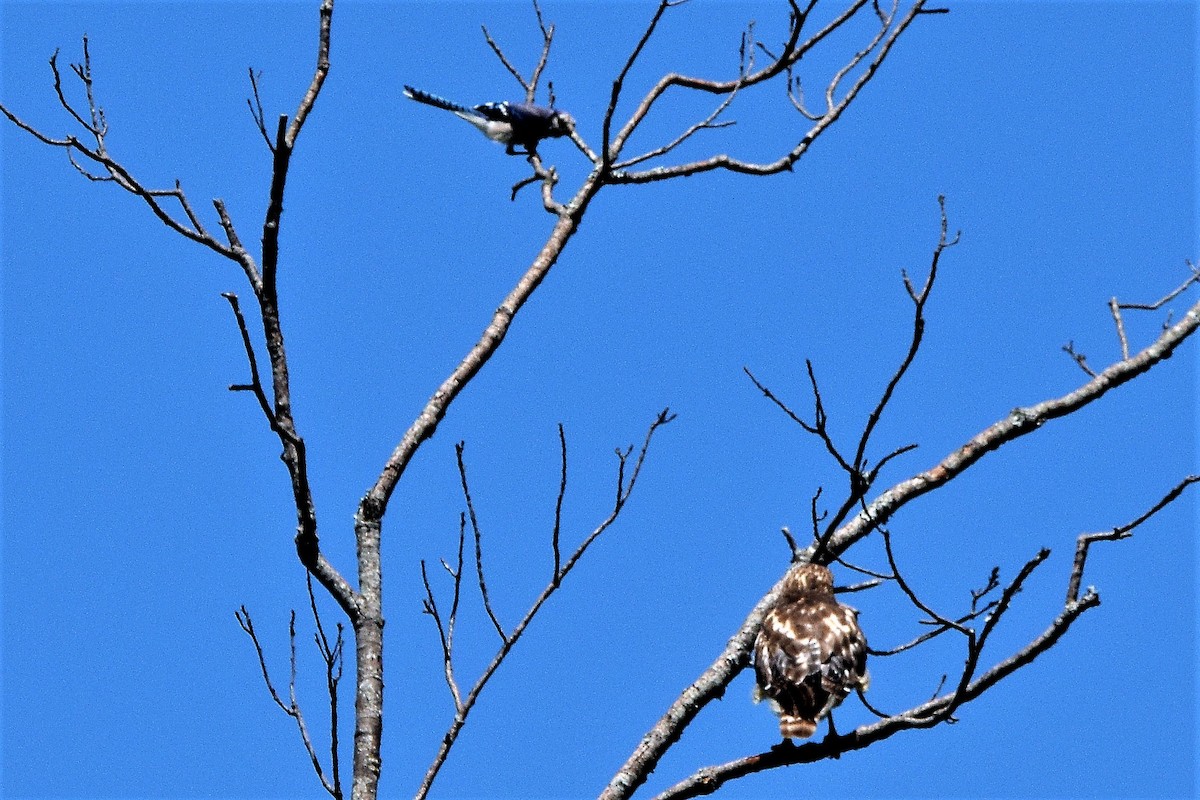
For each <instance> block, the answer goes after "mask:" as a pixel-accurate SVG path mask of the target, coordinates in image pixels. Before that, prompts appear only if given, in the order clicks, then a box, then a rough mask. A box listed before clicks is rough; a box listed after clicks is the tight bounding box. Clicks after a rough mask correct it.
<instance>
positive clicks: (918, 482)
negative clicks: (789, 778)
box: [600, 303, 1200, 800]
mask: <svg viewBox="0 0 1200 800" xmlns="http://www.w3.org/2000/svg"><path fill="white" fill-rule="evenodd" d="M1198 327H1200V303H1197V304H1196V305H1194V306H1192V308H1190V309H1189V310H1188V312H1187V314H1186V315H1185V316H1184V318H1183V319H1182V320H1181V321H1180V322H1179V323H1177V324H1176V325H1174V326H1172V327H1171V328H1168V329H1167V330H1165V331H1163V333H1162V335H1160V336H1159V338H1158V340H1157V341H1155V342H1154V343H1153V344H1151V345H1150V346H1149V347H1147V348H1145V349H1144V350H1142V351H1141V352H1139V353H1138V354H1136V355H1135V356H1133V357H1132V358H1129V359H1125V360H1123V361H1118V362H1116V363H1115V364H1113V365H1111V366H1110V367H1108V368H1107V369H1105V370H1104V371H1103V372H1101V373H1100V374H1099V375H1097V377H1096V378H1095V379H1093V380H1091V381H1089V382H1088V383H1086V384H1084V385H1083V386H1081V387H1079V388H1078V389H1076V390H1075V391H1073V392H1070V393H1069V394H1067V395H1064V396H1062V397H1059V398H1055V399H1051V400H1046V401H1043V402H1041V403H1038V404H1036V405H1033V406H1029V407H1027V408H1017V409H1015V410H1014V411H1013V412H1012V413H1010V414H1009V415H1008V416H1007V417H1006V418H1005V419H1003V420H1000V421H999V422H996V423H995V424H994V425H992V426H990V427H988V428H987V429H986V430H984V431H983V432H981V433H980V434H978V435H977V436H975V437H973V438H972V439H971V440H970V441H968V442H967V443H966V444H965V445H963V446H962V447H960V448H959V449H957V450H955V451H954V452H952V453H950V454H949V455H948V456H946V457H945V458H943V459H942V460H941V461H940V462H939V463H938V464H937V465H935V466H934V467H932V468H930V469H928V470H926V471H924V472H922V473H919V474H918V475H916V476H914V477H912V478H909V479H908V480H905V481H902V482H901V483H899V484H896V485H895V486H893V487H892V488H891V489H888V490H887V491H885V492H883V493H882V494H881V495H879V496H878V497H877V498H876V499H875V500H873V501H871V502H870V503H867V504H866V505H865V506H864V510H863V511H861V512H860V513H859V514H858V515H856V516H855V517H854V518H853V519H851V520H850V521H849V522H847V523H846V524H845V525H843V526H842V527H841V528H840V529H839V530H838V531H837V532H836V533H834V535H833V536H832V537H830V539H829V542H828V543H827V546H828V548H829V550H830V552H831V554H833V555H838V554H840V553H842V552H843V551H845V550H846V549H847V548H848V547H850V546H851V545H852V544H854V543H855V542H857V541H858V540H860V539H862V538H863V537H864V536H866V535H867V534H869V533H870V532H871V531H873V530H874V529H875V528H876V527H877V526H878V525H880V524H884V523H886V522H887V520H888V519H889V518H890V517H891V516H892V515H893V514H894V513H895V512H896V511H898V510H899V509H900V508H902V507H903V506H905V505H906V504H908V503H909V502H911V501H912V500H914V499H916V498H917V497H920V496H921V495H923V494H925V493H927V492H930V491H932V490H934V489H936V488H938V487H939V486H943V485H945V484H946V483H948V482H949V481H951V480H953V479H954V478H956V477H957V476H959V475H961V474H962V473H963V472H965V471H966V470H967V469H969V468H970V467H971V466H972V465H973V464H975V463H976V462H978V461H979V460H980V459H981V458H983V456H984V455H986V454H987V453H989V452H991V451H993V450H996V449H998V448H999V447H1001V446H1002V445H1004V444H1007V443H1008V442H1011V441H1014V440H1016V439H1019V438H1021V437H1022V436H1025V435H1028V434H1030V433H1033V432H1034V431H1036V430H1038V429H1039V428H1040V427H1041V426H1042V425H1043V424H1045V423H1046V422H1048V421H1049V420H1052V419H1057V418H1058V417H1062V416H1066V415H1067V414H1071V413H1073V412H1075V411H1077V410H1079V409H1080V408H1083V407H1084V406H1086V405H1088V404H1090V403H1092V402H1094V401H1096V400H1098V399H1100V398H1101V397H1103V396H1104V395H1105V394H1107V393H1108V392H1109V391H1110V390H1112V389H1114V388H1116V387H1118V386H1121V385H1123V384H1125V383H1128V382H1129V381H1131V380H1133V379H1134V378H1136V377H1137V376H1139V375H1141V374H1142V373H1144V372H1146V371H1147V370H1149V369H1151V368H1152V367H1154V366H1155V365H1156V364H1158V363H1160V362H1161V361H1164V360H1165V359H1167V358H1169V357H1170V356H1171V354H1172V353H1173V352H1174V351H1175V349H1176V348H1178V347H1179V346H1180V345H1181V344H1182V343H1183V342H1184V341H1186V340H1187V339H1188V338H1189V337H1190V336H1192V335H1193V334H1194V333H1195V332H1196V329H1197V328H1198ZM816 546H817V545H815V544H814V545H810V546H809V547H808V548H807V549H806V550H805V551H804V552H803V553H802V554H801V556H800V558H801V560H805V559H807V558H811V557H812V554H813V552H814V550H815V548H816ZM781 588H782V580H781V581H780V582H779V583H777V584H776V585H775V586H774V587H772V589H771V590H770V591H769V592H767V594H766V595H764V596H763V597H762V598H761V599H760V600H759V601H758V603H756V604H755V606H754V608H753V609H751V611H750V613H749V614H748V615H747V616H746V619H745V620H744V621H743V623H742V625H741V627H740V628H739V629H738V630H737V632H736V633H734V635H733V636H732V637H731V638H730V639H729V641H728V643H727V644H726V646H725V648H724V649H723V650H722V651H721V653H720V654H719V655H718V656H717V658H716V659H715V660H714V661H713V663H712V665H711V666H709V667H708V669H706V670H705V671H704V672H703V673H701V675H700V677H698V678H697V679H696V680H695V681H694V682H692V684H690V685H689V686H688V687H687V688H685V689H684V690H683V692H682V693H681V694H680V696H679V697H678V698H677V699H676V700H675V701H674V702H673V703H672V704H671V706H670V708H668V709H667V712H666V713H665V714H664V715H663V717H662V718H661V719H660V720H659V721H658V722H657V723H656V724H655V725H654V727H652V728H651V729H650V731H649V732H647V733H646V735H645V736H644V737H643V738H642V740H641V742H640V743H639V744H638V746H637V748H636V749H635V750H634V752H633V753H632V755H630V757H629V758H628V760H627V761H626V762H625V764H624V765H622V767H621V768H620V769H619V770H618V771H617V773H616V774H615V775H614V776H613V778H612V780H611V781H610V783H609V785H608V787H607V788H606V789H605V790H604V792H603V793H601V795H600V798H601V800H618V798H627V797H629V796H630V795H631V794H632V793H633V792H634V791H635V790H636V789H637V788H638V787H639V786H641V785H642V784H643V783H644V782H645V780H646V778H647V777H648V776H649V774H650V773H651V772H652V771H653V770H654V768H655V767H656V766H657V765H658V762H659V759H660V758H661V757H662V755H663V754H664V753H665V752H666V750H667V749H668V748H669V747H670V746H671V745H672V744H674V743H675V742H676V741H678V739H679V737H680V736H681V735H682V734H683V731H684V729H685V728H686V727H687V726H688V725H689V724H690V723H691V721H692V720H693V719H695V717H696V715H697V714H699V713H700V711H701V710H702V709H703V708H704V706H706V705H707V704H708V703H710V702H711V701H713V700H714V699H717V698H718V697H721V696H722V695H723V694H724V692H725V688H726V687H727V686H728V685H729V683H730V682H731V681H732V680H733V679H734V678H735V677H736V676H737V674H738V673H739V672H741V670H742V669H743V668H745V667H746V665H747V664H748V663H749V653H750V649H751V648H752V647H753V644H754V638H755V636H757V634H758V630H759V628H760V627H761V625H762V620H763V617H764V616H766V614H767V612H768V611H769V610H770V609H771V608H772V607H773V606H774V604H775V602H776V600H777V598H778V593H779V591H780V589H781ZM1099 602H1100V600H1099V597H1098V596H1097V595H1096V594H1095V593H1093V592H1087V593H1085V594H1084V596H1083V597H1082V598H1080V600H1079V601H1078V602H1073V603H1069V604H1068V605H1067V606H1066V608H1065V610H1064V612H1063V614H1062V615H1060V617H1059V620H1057V621H1056V622H1055V624H1054V625H1053V626H1051V628H1050V629H1049V630H1048V631H1047V632H1046V633H1045V634H1043V637H1042V638H1041V639H1038V640H1036V641H1035V642H1034V643H1032V644H1031V645H1030V646H1029V648H1027V649H1026V650H1023V651H1021V653H1018V654H1016V655H1015V656H1013V657H1012V659H1010V660H1009V661H1006V662H1002V663H1001V664H999V665H997V666H996V667H993V668H992V670H990V671H989V672H987V673H985V674H984V675H983V676H981V677H980V678H978V679H977V680H975V681H974V682H973V683H971V684H970V685H968V686H967V687H966V688H965V689H964V690H963V691H962V693H961V698H962V699H963V702H965V701H967V700H970V699H972V698H974V697H975V696H977V695H978V694H980V693H982V691H983V690H985V689H986V688H987V687H989V686H990V685H992V684H993V683H995V682H996V681H998V680H1000V679H1001V678H1003V677H1004V676H1005V675H1007V674H1008V673H1009V672H1012V671H1013V670H1014V669H1016V668H1018V667H1019V666H1021V665H1022V664H1023V663H1027V661H1031V660H1032V659H1033V658H1034V657H1036V655H1037V654H1038V653H1040V652H1042V650H1044V649H1045V648H1046V647H1049V646H1050V645H1052V644H1053V642H1054V641H1056V640H1057V639H1058V638H1059V637H1060V636H1062V634H1063V633H1065V632H1066V629H1067V627H1069V625H1070V623H1071V622H1073V621H1074V619H1075V618H1077V617H1078V616H1079V614H1081V613H1083V611H1085V610H1087V609H1088V608H1090V607H1092V606H1094V605H1097V604H1098V603H1099ZM1064 621H1065V622H1064ZM1043 645H1044V646H1043ZM1014 659H1015V660H1017V661H1020V662H1021V663H1017V664H1015V666H1014V665H1012V664H1010V661H1013V660H1014ZM1022 659H1024V660H1023V661H1022ZM952 696H953V695H944V696H943V697H942V698H939V699H936V700H933V701H930V703H927V704H925V706H921V707H919V708H918V709H915V710H914V711H913V712H909V713H908V714H907V715H902V716H900V717H892V718H890V719H888V720H884V721H883V722H881V723H877V724H876V725H875V726H870V727H869V728H867V729H861V730H860V731H856V732H854V733H852V734H848V735H847V736H843V737H837V738H835V739H833V740H832V742H823V743H815V744H808V745H804V746H803V747H800V748H796V749H795V752H796V753H799V754H802V755H800V756H787V757H781V756H778V755H774V754H760V755H759V756H753V757H751V759H750V760H749V761H745V762H744V763H743V762H737V763H736V764H735V765H733V766H730V767H729V768H728V769H729V771H730V773H731V774H734V773H736V774H739V775H740V774H748V773H749V772H757V771H759V770H761V769H766V768H769V767H767V766H762V765H761V764H762V763H764V760H765V761H766V762H769V763H770V765H771V766H779V765H781V764H785V763H786V764H793V763H802V762H806V761H815V760H819V759H821V758H826V757H828V756H830V755H833V754H834V753H841V752H846V751H849V750H855V749H859V748H861V747H865V746H867V745H868V744H871V743H872V742H874V741H877V740H879V739H882V738H886V737H887V736H891V735H892V734H893V733H895V732H896V731H897V730H901V729H904V728H910V727H917V726H918V725H919V724H920V723H921V721H922V720H923V719H925V718H927V717H928V716H930V715H931V714H935V713H938V712H940V711H941V709H942V708H944V706H945V705H946V704H947V703H948V702H949V700H950V697H952ZM772 753H774V751H772ZM704 785H706V786H707V785H708V784H704ZM714 788H715V787H714ZM697 793H702V792H693V793H692V794H678V795H667V796H670V797H674V796H679V797H685V796H686V797H691V796H695V794H697Z"/></svg>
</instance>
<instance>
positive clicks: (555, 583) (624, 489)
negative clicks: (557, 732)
mask: <svg viewBox="0 0 1200 800" xmlns="http://www.w3.org/2000/svg"><path fill="white" fill-rule="evenodd" d="M673 419H675V415H674V414H671V413H670V410H669V409H663V411H662V412H661V413H660V414H659V415H658V417H657V418H656V419H655V420H654V422H653V423H651V425H650V427H649V429H648V430H647V431H646V437H645V439H644V440H643V442H642V447H641V450H640V451H639V452H638V456H637V459H636V460H635V461H634V464H633V467H632V469H631V470H628V471H627V462H628V457H629V452H628V451H623V450H618V451H617V452H618V456H619V459H618V460H619V464H618V475H617V487H618V488H617V499H616V503H615V505H614V506H613V508H612V510H611V511H610V512H609V514H608V516H607V517H605V519H604V520H603V521H602V522H601V523H600V524H599V525H597V526H596V527H595V528H594V529H593V530H592V531H591V533H589V534H588V535H587V536H586V537H584V539H583V541H582V542H580V544H579V545H578V546H577V547H576V548H575V551H574V552H573V553H572V554H571V555H570V557H568V558H567V559H566V560H565V561H564V562H563V564H562V568H561V570H559V571H558V573H557V580H556V579H553V578H552V579H551V580H550V581H549V582H548V583H547V584H546V586H545V588H544V589H542V592H541V594H540V595H538V597H537V598H536V599H535V600H534V601H533V603H532V605H530V607H529V610H528V611H526V612H525V616H524V617H522V618H521V620H520V622H518V623H517V624H516V626H515V627H514V628H513V629H512V632H511V633H510V634H509V635H508V636H507V637H505V638H504V639H503V640H502V642H501V644H500V647H499V649H498V650H497V651H496V655H495V656H494V657H493V658H492V661H491V663H489V664H488V666H487V667H486V668H485V669H484V670H483V673H482V674H481V675H480V676H479V678H478V680H476V682H475V685H474V686H473V687H472V688H471V690H470V691H469V692H467V694H466V696H465V697H464V698H463V699H462V706H461V707H460V708H459V710H458V713H457V714H455V717H454V719H453V721H452V722H451V723H450V727H449V728H448V729H447V731H446V734H445V735H444V736H443V737H442V742H441V746H440V747H439V748H438V752H437V754H436V755H435V756H434V759H433V762H432V763H431V764H430V765H429V769H428V770H427V771H426V773H425V777H424V779H423V780H422V781H421V785H420V787H419V788H418V790H417V794H416V800H424V798H425V797H426V796H427V795H428V793H429V790H430V788H431V787H432V786H433V782H434V780H435V779H436V778H437V775H438V773H439V772H440V771H441V768H442V765H443V764H445V762H446V758H447V757H448V756H449V754H450V750H451V749H452V748H453V747H454V743H455V742H456V741H457V740H458V736H459V734H460V733H461V732H462V728H463V726H464V725H465V724H466V722H467V717H468V715H469V714H470V712H471V709H472V708H473V707H474V705H475V702H476V701H477V700H478V698H479V695H480V693H481V692H482V691H483V690H484V688H485V687H486V686H487V684H488V681H490V680H491V678H492V676H493V675H494V674H495V673H496V670H498V669H499V668H500V665H501V664H503V663H504V660H505V659H506V658H507V657H508V654H509V652H511V651H512V648H513V647H514V646H516V644H517V642H518V641H519V640H520V638H521V636H522V634H524V632H525V630H526V628H528V627H529V624H530V623H531V622H532V621H533V620H534V618H535V617H536V616H537V614H538V612H539V611H540V610H541V609H542V607H543V606H544V605H545V604H546V602H547V601H548V600H549V599H550V598H551V597H552V596H553V595H554V593H555V592H556V591H558V589H559V588H560V586H561V585H562V581H563V579H565V578H566V577H567V575H568V574H570V572H571V571H572V570H573V569H574V568H575V566H576V565H577V564H578V563H579V561H580V559H582V558H583V556H584V554H585V553H586V552H587V550H588V549H589V548H590V547H591V546H592V544H593V543H594V542H595V541H596V539H598V538H599V537H600V535H601V534H603V533H604V531H606V530H607V529H608V528H609V527H611V526H612V524H613V523H614V522H616V520H617V518H618V516H619V515H620V513H621V511H622V509H623V508H624V507H625V504H626V503H627V502H628V501H629V498H630V496H631V494H632V492H633V488H634V486H635V485H636V483H637V479H638V476H639V475H640V474H641V469H642V465H643V464H644V463H645V459H646V455H647V453H648V452H649V450H650V443H651V441H652V439H653V437H654V434H655V433H656V432H657V431H658V429H659V428H661V427H662V426H663V425H666V424H667V423H669V422H671V421H672V420H673Z"/></svg>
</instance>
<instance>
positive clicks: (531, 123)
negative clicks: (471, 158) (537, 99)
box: [404, 86, 575, 156]
mask: <svg viewBox="0 0 1200 800" xmlns="http://www.w3.org/2000/svg"><path fill="white" fill-rule="evenodd" d="M404 96H405V97H407V98H409V99H410V100H416V101H417V102H418V103H424V104H425V105H427V106H433V107H434V108H444V109H446V110H447V111H452V112H454V114H455V115H456V116H458V117H460V118H462V119H465V120H466V121H467V122H469V123H471V124H472V125H474V126H475V127H476V128H478V129H479V130H480V132H481V133H482V134H483V135H484V136H486V137H488V138H489V139H491V140H492V141H494V142H499V143H500V144H502V145H504V146H505V152H507V153H508V154H509V155H510V156H516V155H529V154H530V153H532V152H533V151H535V150H536V149H537V145H538V142H540V141H541V140H542V139H553V138H557V137H559V136H570V135H571V133H572V132H573V131H574V130H575V120H574V119H572V118H571V115H570V114H568V113H566V112H565V111H559V110H557V109H554V108H545V107H544V106H535V105H533V104H531V103H509V102H503V103H483V104H482V105H478V106H475V107H474V108H467V107H466V106H460V105H459V104H458V103H451V102H450V101H449V100H446V99H445V98H442V97H438V96H437V95H434V94H429V92H422V91H421V90H420V89H414V88H413V87H411V86H405V87H404ZM518 145H520V146H522V147H524V148H525V150H524V151H519V150H517V149H516V147H517V146H518Z"/></svg>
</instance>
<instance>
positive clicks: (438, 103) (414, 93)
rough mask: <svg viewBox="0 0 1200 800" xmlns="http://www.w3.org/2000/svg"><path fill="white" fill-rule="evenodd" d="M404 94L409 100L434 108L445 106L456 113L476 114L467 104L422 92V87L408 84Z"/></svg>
mask: <svg viewBox="0 0 1200 800" xmlns="http://www.w3.org/2000/svg"><path fill="white" fill-rule="evenodd" d="M404 96H405V97H407V98H408V99H409V100H416V101H417V102H418V103H424V104H425V105H427V106H433V107H434V108H444V109H446V110H447V111H453V112H454V113H456V114H460V113H461V114H470V115H472V116H474V115H475V112H473V111H472V110H471V109H469V108H467V107H466V106H460V105H459V104H458V103H451V102H450V101H449V100H447V99H446V98H444V97H438V96H437V95H436V94H430V93H429V92H422V91H421V90H420V89H416V88H413V87H412V86H409V85H407V84H405V86H404Z"/></svg>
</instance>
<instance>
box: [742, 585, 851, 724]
mask: <svg viewBox="0 0 1200 800" xmlns="http://www.w3.org/2000/svg"><path fill="white" fill-rule="evenodd" d="M784 580H785V583H784V585H783V591H782V592H781V593H780V595H779V601H778V602H777V603H776V604H775V607H774V608H773V609H771V611H770V612H768V614H767V616H766V618H765V619H764V620H763V625H762V630H760V631H759V633H758V638H757V639H756V640H755V642H754V671H755V673H756V674H757V677H758V687H757V689H756V690H755V700H761V699H762V698H763V697H766V698H768V699H769V700H770V701H771V705H772V706H773V707H774V708H775V711H776V713H778V714H779V732H780V733H782V734H783V737H784V738H785V739H807V738H808V737H809V736H812V735H813V733H814V732H815V731H816V730H817V722H818V721H820V720H821V719H822V718H823V717H824V716H825V715H826V714H828V713H829V712H830V711H832V710H833V708H834V707H835V706H837V704H838V703H840V702H842V700H844V699H845V698H846V695H848V694H849V693H850V692H851V691H853V690H854V689H856V688H860V687H861V688H863V689H866V688H867V684H868V683H869V681H870V678H869V677H868V675H867V639H866V637H865V636H863V632H862V630H861V629H860V628H859V627H858V612H857V611H855V610H854V609H853V608H850V607H849V606H844V605H842V604H841V603H839V602H838V601H837V600H836V599H835V598H834V596H833V573H831V572H830V571H829V570H828V569H826V568H825V567H823V566H821V565H819V564H799V565H797V566H795V567H792V569H791V571H790V572H788V574H787V577H786V578H785V579H784Z"/></svg>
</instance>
